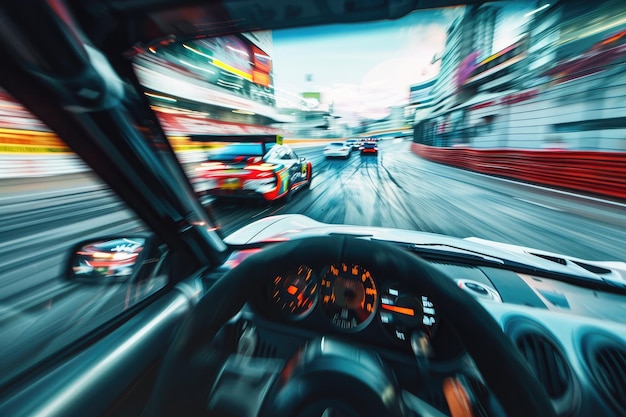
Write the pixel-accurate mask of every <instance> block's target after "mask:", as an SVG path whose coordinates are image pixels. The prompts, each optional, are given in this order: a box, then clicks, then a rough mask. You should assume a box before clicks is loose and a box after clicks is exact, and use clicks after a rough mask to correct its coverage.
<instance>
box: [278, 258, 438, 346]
mask: <svg viewBox="0 0 626 417" xmlns="http://www.w3.org/2000/svg"><path fill="white" fill-rule="evenodd" d="M269 300H270V305H271V308H272V309H273V310H274V312H275V313H276V314H278V315H280V316H282V317H283V318H284V319H286V320H289V321H300V320H304V319H306V318H307V317H309V316H310V315H311V314H312V313H313V312H317V313H316V316H317V317H321V320H322V321H323V322H325V323H326V324H327V325H329V326H331V327H332V328H334V329H336V330H337V331H340V332H359V331H361V330H363V329H365V328H366V327H368V326H369V325H370V324H371V323H372V322H373V321H378V322H379V324H380V326H381V328H382V329H383V330H384V332H385V333H386V334H387V335H388V336H389V338H390V339H391V341H392V342H393V343H395V344H396V345H401V346H405V347H407V348H411V343H412V341H413V342H414V341H415V340H418V338H421V337H423V336H427V337H429V338H430V337H432V336H433V334H434V331H435V329H436V328H437V325H438V322H439V317H438V314H437V308H436V306H435V304H434V302H433V301H432V300H431V299H430V298H429V297H428V296H427V295H425V294H415V293H413V292H412V291H410V290H408V289H407V288H406V286H403V285H400V284H399V283H395V282H393V281H388V280H379V279H378V277H374V276H373V275H372V273H371V272H370V271H369V270H368V269H367V268H365V267H363V266H361V265H355V264H347V263H340V264H332V265H328V266H326V267H324V268H321V269H315V268H312V267H310V266H307V265H300V266H298V267H297V268H294V269H292V270H287V271H285V272H284V273H282V274H279V275H276V276H275V277H274V279H273V281H272V284H271V285H270V288H269Z"/></svg>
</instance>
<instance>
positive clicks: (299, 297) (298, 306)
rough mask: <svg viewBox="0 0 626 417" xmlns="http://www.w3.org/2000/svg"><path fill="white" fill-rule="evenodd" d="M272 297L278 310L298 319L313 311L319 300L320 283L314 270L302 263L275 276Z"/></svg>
mask: <svg viewBox="0 0 626 417" xmlns="http://www.w3.org/2000/svg"><path fill="white" fill-rule="evenodd" d="M270 291H271V294H270V296H271V298H272V301H273V302H274V304H275V305H276V307H277V308H278V310H279V311H280V312H281V313H282V314H284V315H286V316H288V317H289V318H291V319H298V318H302V317H304V316H306V315H307V314H308V313H310V312H311V310H312V309H313V307H314V306H315V303H316V301H317V293H318V284H317V280H316V279H314V277H313V270H312V269H311V268H309V267H308V266H306V265H300V266H299V267H297V268H296V269H294V270H290V271H287V272H286V273H285V274H281V275H277V276H276V277H275V278H274V282H273V285H272V287H271V289H270Z"/></svg>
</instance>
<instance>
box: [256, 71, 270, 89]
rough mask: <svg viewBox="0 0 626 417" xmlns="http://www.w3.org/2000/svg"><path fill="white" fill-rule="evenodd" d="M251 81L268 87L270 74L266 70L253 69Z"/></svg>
mask: <svg viewBox="0 0 626 417" xmlns="http://www.w3.org/2000/svg"><path fill="white" fill-rule="evenodd" d="M252 82H253V83H255V84H259V85H262V86H263V87H269V86H270V75H269V74H268V73H266V72H262V71H257V70H256V69H255V70H253V71H252Z"/></svg>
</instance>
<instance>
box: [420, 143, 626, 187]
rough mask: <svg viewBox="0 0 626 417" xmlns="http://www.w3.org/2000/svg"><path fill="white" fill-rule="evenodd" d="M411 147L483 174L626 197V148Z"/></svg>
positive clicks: (421, 154) (447, 162)
mask: <svg viewBox="0 0 626 417" xmlns="http://www.w3.org/2000/svg"><path fill="white" fill-rule="evenodd" d="M411 150H412V151H413V152H414V153H415V154H417V155H419V156H421V157H423V158H425V159H429V160H431V161H435V162H439V163H443V164H447V165H452V166H456V167H459V168H464V169H468V170H471V171H475V172H480V173H483V174H489V175H495V176H500V177H506V178H512V179H517V180H522V181H526V182H531V183H535V184H542V185H549V186H554V187H559V188H566V189H571V190H576V191H583V192H586V193H591V194H600V195H604V196H609V197H616V198H620V199H626V152H599V151H598V152H595V151H568V150H523V149H471V148H466V147H452V148H438V147H432V146H426V145H422V144H418V143H412V144H411Z"/></svg>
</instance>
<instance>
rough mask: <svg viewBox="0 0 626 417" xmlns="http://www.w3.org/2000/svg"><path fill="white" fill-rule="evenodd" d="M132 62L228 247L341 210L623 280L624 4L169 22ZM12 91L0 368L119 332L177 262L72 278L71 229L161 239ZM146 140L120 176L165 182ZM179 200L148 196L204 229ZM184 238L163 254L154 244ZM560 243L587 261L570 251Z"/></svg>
mask: <svg viewBox="0 0 626 417" xmlns="http://www.w3.org/2000/svg"><path fill="white" fill-rule="evenodd" d="M69 3H72V2H69ZM76 3H77V4H78V3H80V2H76ZM96 3H97V2H96ZM235 3H237V2H235ZM356 3H359V2H356ZM116 4H117V3H116ZM346 4H347V3H346ZM120 7H121V6H120ZM129 7H130V6H129ZM133 7H134V6H133ZM94 8H95V7H94ZM113 14H114V13H113ZM157 14H158V13H157ZM199 19H200V17H199ZM157 20H158V19H156V18H155V19H154V21H155V22H156V21H157ZM155 24H156V23H155ZM203 24H204V23H203ZM199 27H204V26H202V25H201V24H199V25H198V28H199ZM229 27H230V26H229ZM118 38H123V35H120V36H117V35H116V36H112V35H111V39H118ZM102 39H104V38H102ZM102 39H101V41H102V42H105V41H104V40H102ZM181 39H185V40H184V41H183V40H181ZM102 49H105V48H102ZM110 49H112V50H115V48H110ZM107 50H109V49H107ZM109 51H110V50H109ZM124 57H125V58H124V59H126V58H128V59H131V60H132V64H133V68H134V71H135V74H136V76H137V78H138V80H139V81H140V85H141V89H142V90H141V93H143V94H145V96H146V97H147V100H148V102H149V104H150V107H151V109H152V111H153V112H154V115H156V119H155V121H154V122H155V123H154V125H157V123H156V120H157V119H158V122H159V123H160V125H161V127H162V128H163V131H164V132H165V133H166V135H167V137H168V140H169V144H170V145H171V148H172V149H173V150H174V152H175V154H176V157H177V158H178V161H179V162H180V165H181V166H182V168H183V170H184V173H185V174H186V175H187V177H188V179H189V184H190V185H191V187H192V188H189V189H188V190H187V188H185V189H183V187H179V188H180V189H179V191H180V190H182V191H181V192H180V195H183V194H184V195H185V196H187V197H195V196H197V197H198V201H197V202H196V201H195V200H194V201H193V203H194V206H193V208H197V211H200V209H201V208H205V209H206V212H207V213H211V215H210V216H208V217H210V219H209V220H213V221H214V223H215V224H212V225H209V227H208V229H209V231H210V232H211V236H214V235H215V236H216V238H215V241H219V240H220V239H219V238H221V239H222V240H226V241H227V242H228V237H229V236H232V234H233V233H234V232H236V231H238V230H240V229H241V228H242V227H244V226H246V225H249V224H251V223H253V222H255V221H259V220H263V219H266V218H268V217H270V216H280V215H290V214H291V215H293V214H295V215H303V216H306V217H308V218H309V219H304V218H303V217H297V218H295V219H294V220H293V221H292V222H291V223H289V227H288V228H286V229H283V230H281V232H280V233H282V235H279V236H275V235H272V234H271V233H272V230H273V229H272V228H270V227H269V226H268V227H265V224H261V225H255V226H254V227H255V229H254V233H257V234H258V235H259V236H263V238H265V239H266V240H268V241H280V240H286V239H288V238H289V236H290V235H289V234H290V233H291V234H294V235H296V234H298V233H299V232H302V233H304V232H303V230H304V229H305V228H307V227H317V228H322V227H323V226H324V225H326V224H327V225H344V226H346V227H345V228H343V229H341V233H346V234H351V235H359V236H368V237H369V236H374V233H373V232H372V231H370V230H368V229H366V228H367V227H371V226H373V227H381V228H390V229H392V230H386V231H385V232H384V233H382V232H381V235H382V236H384V238H381V239H383V240H392V241H394V242H398V243H406V242H411V243H412V244H413V245H414V246H415V247H414V248H413V249H418V250H421V251H422V253H426V252H428V253H431V252H438V253H440V252H441V251H440V250H439V251H438V249H440V248H446V251H447V253H448V254H451V253H453V252H455V251H456V254H457V255H458V254H459V253H461V254H462V255H464V258H465V259H470V260H471V259H474V258H477V259H482V260H486V259H488V260H491V261H493V263H499V264H504V262H503V261H501V259H502V258H506V256H505V255H503V253H504V251H505V250H508V251H511V252H512V251H523V252H524V253H525V254H527V255H529V257H534V258H535V260H536V262H537V264H540V263H541V265H542V266H543V265H548V264H552V265H554V267H555V268H561V267H564V266H568V267H571V268H570V272H571V273H573V274H577V273H578V274H583V275H584V274H586V275H585V276H589V275H590V274H596V275H601V276H603V277H604V276H606V277H607V278H606V279H607V281H608V280H609V279H611V280H614V281H622V282H623V281H626V268H624V272H622V273H621V274H622V275H619V274H614V275H610V274H609V273H608V272H606V271H608V270H609V268H611V267H612V266H614V265H617V264H618V263H619V262H626V251H625V250H624V242H626V116H625V115H626V100H624V97H625V96H626V2H624V1H623V0H607V1H601V2H585V1H572V2H570V1H556V2H553V3H551V4H548V3H546V2H544V1H534V0H533V1H498V2H487V3H481V4H480V5H474V6H458V7H446V8H433V9H427V10H420V11H415V12H412V13H410V14H408V15H406V16H404V17H401V18H399V19H389V20H380V21H374V22H365V23H350V24H333V25H324V26H311V27H302V28H289V29H279V30H271V31H270V30H264V31H256V32H246V33H231V34H228V35H223V36H220V37H208V38H201V37H200V36H199V37H193V36H188V37H184V38H183V37H171V38H167V39H159V40H158V41H155V42H154V43H152V44H146V45H135V47H133V49H132V51H130V52H128V53H127V54H126V55H124ZM111 61H112V60H111ZM124 62H127V61H124ZM11 68H12V67H11ZM116 68H117V67H116ZM125 75H126V76H128V74H125ZM43 78H44V77H43V76H42V79H43ZM122 78H123V77H122ZM68 82H69V81H68ZM72 82H73V81H72ZM0 84H2V87H3V88H4V89H6V90H7V91H8V90H9V86H8V85H7V83H6V80H0ZM129 85H130V84H129ZM7 91H5V90H0V158H1V162H2V164H1V165H0V181H2V184H3V185H2V193H1V194H0V232H1V233H2V238H3V239H2V241H1V242H0V248H2V251H1V252H2V253H1V254H0V260H1V262H0V264H1V266H0V272H2V274H0V275H1V276H2V278H1V279H0V340H3V341H6V340H10V341H12V342H11V343H7V344H6V345H5V346H4V347H1V346H0V353H1V355H0V369H2V370H3V372H0V383H3V382H4V381H5V380H8V379H10V378H12V377H13V376H15V375H17V374H18V373H19V372H21V371H22V370H24V369H27V368H28V365H30V364H31V363H32V362H34V361H40V360H44V359H45V358H47V357H48V355H49V354H50V353H51V352H57V351H62V350H63V349H65V348H66V347H67V345H72V344H74V343H75V342H76V341H77V340H83V338H84V337H85V335H87V334H90V332H94V331H96V330H97V329H98V328H99V327H100V326H104V325H110V326H111V327H113V325H111V321H112V320H114V319H116V318H117V317H118V315H120V314H124V313H126V312H128V311H131V310H133V309H134V308H135V306H136V305H137V304H138V303H141V302H143V301H144V300H146V299H149V298H150V297H152V296H153V295H155V294H157V293H159V294H160V292H161V291H164V289H168V288H171V286H168V285H167V284H168V280H169V279H170V278H171V276H170V275H168V274H169V270H170V268H172V266H171V265H170V264H169V262H165V261H163V262H162V263H159V264H158V265H157V266H155V267H154V271H152V272H151V273H150V274H147V276H146V277H144V276H138V277H132V279H131V278H129V279H128V281H127V282H122V281H121V280H120V281H119V282H118V281H116V282H114V283H112V284H111V285H107V286H99V285H95V284H94V285H91V286H87V285H83V283H80V284H79V283H77V282H75V281H68V280H67V279H66V277H65V276H64V271H65V270H64V268H65V267H66V265H65V263H64V262H65V258H67V257H68V254H69V253H70V250H71V249H72V248H73V247H74V246H75V245H77V244H78V243H80V242H83V241H85V240H86V239H93V238H96V237H102V236H122V237H125V238H127V239H130V240H132V241H138V240H139V239H143V237H144V232H146V233H148V232H151V230H149V229H150V226H146V224H144V222H146V223H149V222H147V221H146V219H147V218H149V216H147V215H145V213H139V210H137V207H136V205H139V203H137V201H139V202H142V201H144V200H141V199H138V200H136V201H135V203H136V205H135V206H132V205H131V208H129V207H128V206H127V204H126V203H128V201H129V200H130V198H125V201H124V202H123V201H121V199H120V198H118V197H117V196H115V193H114V192H113V191H112V190H111V189H110V188H109V187H108V186H107V185H106V184H105V183H103V181H101V180H99V179H98V178H97V177H96V176H95V175H92V172H91V169H90V168H89V167H88V166H86V165H85V164H84V163H83V162H82V161H81V160H80V159H79V158H78V157H77V155H75V154H74V153H73V152H72V150H71V149H70V147H69V146H68V145H66V144H65V143H64V142H63V141H62V140H61V139H59V137H57V136H56V134H55V131H54V130H55V129H59V128H61V129H63V128H65V127H66V126H64V125H63V124H62V123H58V124H56V125H54V124H52V123H48V124H50V126H47V125H46V124H44V123H43V122H41V121H40V120H38V118H37V117H36V116H35V115H34V114H32V113H31V112H29V111H28V110H26V104H27V103H20V102H19V100H17V99H16V98H14V97H12V96H11V95H10V94H9V93H8V92H7ZM83 93H84V94H85V95H86V96H89V95H90V94H91V93H90V91H89V89H88V88H87V87H85V89H84V90H81V94H83ZM16 96H18V95H17V94H16ZM22 97H23V96H22ZM28 104H30V106H29V107H32V103H28ZM54 105H55V106H57V107H61V105H60V104H58V103H55V104H54ZM40 110H41V109H40ZM148 110H149V109H148V108H147V106H146V113H150V112H149V111H148ZM76 111H78V110H76ZM120 111H121V110H120ZM38 114H40V115H41V114H47V113H46V110H45V109H44V111H43V112H42V113H38ZM51 114H56V113H54V112H51ZM150 116H152V114H150ZM42 117H43V116H42ZM49 117H52V116H49ZM107 120H108V119H107ZM53 126H54V127H53ZM70 126H74V125H70ZM84 126H87V123H86V122H85V123H84ZM85 129H87V128H86V127H85ZM65 130H66V132H64V133H65V134H67V131H68V129H65ZM137 130H138V131H139V130H140V129H139V128H137ZM120 131H121V132H124V131H123V130H120ZM109 133H110V132H109ZM135 133H136V132H135ZM104 134H105V133H103V135H104ZM61 136H63V135H61ZM139 136H141V135H140V134H138V137H139ZM133 137H134V136H133ZM111 143H113V141H112V142H111ZM151 145H155V144H153V143H151ZM76 146H77V145H76V143H74V144H73V145H72V147H73V149H76ZM99 146H100V145H99ZM101 146H102V149H104V148H105V146H104V145H101ZM155 147H156V145H155ZM161 148H164V149H165V148H167V151H168V152H169V147H161ZM129 149H130V147H129ZM133 149H134V148H133ZM137 149H139V148H137ZM120 154H122V152H120ZM138 155H139V151H137V155H135V156H136V158H135V159H132V158H129V159H128V160H125V161H126V162H125V164H126V165H124V168H129V167H131V165H133V164H134V165H135V168H137V170H136V171H132V170H130V169H129V170H127V171H124V172H125V173H128V172H134V173H136V176H135V177H132V178H126V177H124V176H123V175H122V174H120V175H117V176H115V175H113V176H112V178H113V180H114V181H118V182H119V183H122V182H124V181H126V182H128V183H132V184H133V186H136V187H137V188H141V187H139V186H138V185H137V184H152V185H153V186H154V187H157V186H158V185H164V186H165V185H168V186H169V185H171V184H170V183H169V182H168V180H170V179H172V178H169V177H168V176H169V175H170V174H171V172H170V171H172V169H171V168H172V167H175V168H176V169H178V166H177V165H176V163H175V162H176V161H175V160H173V158H172V163H171V164H170V165H167V166H166V164H163V165H162V168H163V172H167V174H166V175H165V176H162V177H160V178H158V179H154V181H149V180H148V179H147V178H148V177H149V176H150V175H148V174H146V175H145V177H146V178H143V177H142V172H141V170H142V169H143V168H145V167H146V166H147V164H141V163H139V162H140V161H139V158H140V156H141V155H139V156H138ZM148 162H150V163H152V162H154V161H148ZM160 162H162V161H160ZM92 166H95V164H94V163H92ZM120 166H122V165H120ZM100 168H101V169H102V167H100ZM107 168H108V167H107ZM157 168H161V166H158V167H157ZM168 170H169V171H168ZM100 172H101V171H100ZM120 172H121V171H120ZM144 173H145V172H144ZM177 173H178V174H180V175H179V176H180V178H182V180H184V179H185V177H184V175H183V174H182V173H180V172H178V171H177ZM128 177H131V175H130V174H128ZM175 179H176V178H174V180H175ZM139 180H143V181H144V182H140V181H139ZM114 181H110V182H109V183H112V182H114ZM119 183H118V184H117V187H114V188H116V191H118V193H119V188H120V186H119ZM135 183H136V184H135ZM172 183H174V181H172ZM176 184H177V185H180V184H183V185H185V186H187V184H186V183H185V182H184V181H181V182H177V183H176ZM144 188H146V189H148V188H150V187H148V186H147V185H146V186H145V187H144ZM172 188H173V187H172ZM163 190H166V189H165V188H163V189H162V190H161V193H157V192H155V193H154V196H155V197H154V198H159V196H161V197H162V196H163V195H165V194H168V193H167V192H166V191H163ZM170 191H171V190H170ZM120 194H121V193H120ZM170 194H171V195H170ZM168 195H169V197H168V198H170V199H171V201H170V200H167V201H159V202H158V203H159V204H154V206H155V207H156V208H157V209H158V210H160V211H159V212H160V213H168V215H171V216H172V218H175V220H176V224H174V225H169V227H170V229H168V230H170V232H171V233H172V234H174V233H178V232H180V233H181V234H182V233H183V231H181V230H186V229H181V224H183V223H184V222H186V221H189V222H190V224H194V225H197V224H202V225H204V224H205V223H203V222H195V223H194V222H193V221H192V220H189V219H187V218H185V217H184V214H185V213H183V215H180V216H178V214H180V213H178V210H180V211H181V212H182V211H183V209H185V208H187V206H186V205H181V207H178V206H177V205H176V204H174V203H175V201H174V200H175V199H176V197H177V196H178V195H174V193H169V194H168ZM161 203H162V204H161ZM200 204H201V205H202V207H201V206H200ZM190 207H191V205H190ZM170 213H174V214H170ZM142 214H143V215H142ZM157 219H158V220H161V217H157ZM151 220H152V221H153V222H155V223H156V222H157V221H156V220H154V218H151ZM179 221H180V222H181V223H178V222H179ZM317 222H320V223H323V224H320V223H317ZM163 223H164V224H165V223H167V222H166V221H165V220H163ZM151 225H152V226H153V224H151ZM153 228H154V227H153ZM164 228H165V226H164ZM172 231H174V232H172ZM423 232H428V233H432V234H433V235H427V234H424V233H423ZM217 233H219V236H217ZM337 233H340V232H337ZM277 234H278V233H277ZM434 234H437V237H434V236H435V235H434ZM255 236H256V235H255ZM417 236H419V237H417ZM442 236H445V237H446V238H447V237H452V238H461V239H465V240H464V241H463V244H464V245H461V244H460V243H459V241H455V243H454V244H450V242H448V241H447V240H442V239H444V238H443V237H442ZM181 239H182V238H181ZM141 242H143V240H141ZM146 242H149V240H146ZM494 242H495V243H494ZM220 243H222V242H220ZM115 244H116V245H117V242H115ZM470 244H471V245H473V246H471V245H470ZM479 244H482V246H480V248H479ZM419 245H421V246H419ZM429 245H431V246H429ZM433 245H434V246H433ZM507 245H509V246H507ZM488 247H491V248H496V247H497V248H498V249H502V252H498V253H497V255H494V253H493V252H489V253H485V250H486V249H485V248H488ZM520 247H521V248H522V249H520ZM433 248H435V249H433ZM525 248H533V249H525ZM89 249H92V250H93V251H94V252H98V251H101V252H106V250H108V251H111V249H110V248H106V247H105V246H94V247H91V248H90V247H89V246H87V249H86V250H85V251H88V250H89ZM170 249H171V248H168V247H167V245H155V247H154V248H152V247H150V250H151V251H153V252H155V253H156V255H154V256H156V257H157V258H158V256H160V255H162V254H164V253H169V252H168V250H170ZM178 249H179V250H180V248H178ZM431 249H433V250H431ZM494 250H495V249H494ZM147 252H148V251H147V250H142V251H141V254H142V255H144V254H145V255H146V256H148V253H147ZM152 255H153V254H152V252H151V253H150V256H152ZM157 255H158V256H157ZM566 255H567V256H571V257H575V258H580V259H579V260H577V261H576V262H577V263H576V262H573V263H572V262H569V263H568V261H566V260H564V258H563V256H566ZM450 256H451V257H452V255H450ZM155 259H156V258H155ZM507 259H508V258H507ZM581 259H582V260H585V261H584V262H583V261H580V260H581ZM509 260H510V259H509ZM513 260H514V261H515V265H518V264H521V263H523V262H526V261H527V258H524V259H522V258H515V259H513ZM587 261H598V262H600V261H602V262H611V263H610V264H602V265H600V264H598V265H596V264H593V265H591V264H589V263H588V262H587ZM211 262H212V261H211ZM216 263H217V261H216ZM509 264H513V262H509V263H508V264H507V265H509ZM566 264H567V265H566ZM533 265H534V264H533ZM619 265H623V264H621V263H620V264H619ZM114 266H115V265H114ZM118 266H119V265H118ZM122 266H124V265H122ZM572 268H573V269H572ZM575 268H578V269H575ZM148 275H149V276H148ZM609 275H610V276H609ZM178 279H181V278H180V277H178ZM530 279H531V278H529V280H530ZM150 299H151V298H150ZM586 305H587V304H586ZM594 309H595V307H594ZM607 315H608V314H607ZM610 318H613V319H615V315H613V316H611V317H610ZM85 340H86V339H85ZM84 343H85V344H86V343H87V342H84Z"/></svg>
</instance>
